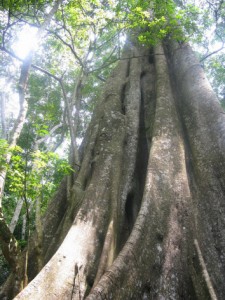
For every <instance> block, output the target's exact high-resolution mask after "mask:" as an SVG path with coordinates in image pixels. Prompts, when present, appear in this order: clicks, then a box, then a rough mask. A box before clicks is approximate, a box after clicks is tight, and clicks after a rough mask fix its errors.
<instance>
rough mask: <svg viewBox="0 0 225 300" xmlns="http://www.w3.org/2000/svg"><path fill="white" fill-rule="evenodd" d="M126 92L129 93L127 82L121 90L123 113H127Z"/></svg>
mask: <svg viewBox="0 0 225 300" xmlns="http://www.w3.org/2000/svg"><path fill="white" fill-rule="evenodd" d="M126 93H127V83H125V84H124V85H123V87H122V90H121V113H122V114H123V115H126Z"/></svg>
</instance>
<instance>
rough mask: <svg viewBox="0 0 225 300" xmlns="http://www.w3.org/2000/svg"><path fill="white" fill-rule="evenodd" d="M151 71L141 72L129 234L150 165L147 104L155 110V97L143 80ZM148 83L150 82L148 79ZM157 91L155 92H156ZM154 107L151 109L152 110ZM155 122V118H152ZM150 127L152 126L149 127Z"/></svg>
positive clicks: (128, 206) (127, 219) (127, 212)
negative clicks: (150, 93) (145, 91)
mask: <svg viewBox="0 0 225 300" xmlns="http://www.w3.org/2000/svg"><path fill="white" fill-rule="evenodd" d="M149 71H151V73H152V71H153V72H154V70H153V69H152V66H151V65H148V70H147V72H146V71H143V72H142V74H141V106H140V117H139V120H140V121H139V135H138V149H137V157H136V166H135V172H134V175H133V184H132V185H133V188H132V189H131V191H130V192H129V193H128V195H127V199H126V203H125V224H124V227H125V232H127V233H128V236H129V234H130V233H131V231H132V228H133V226H134V223H135V221H136V218H137V216H138V213H139V209H140V206H141V201H142V198H143V193H144V186H145V179H146V172H147V166H148V157H149V147H148V143H149V142H148V137H147V130H146V120H147V118H148V116H146V114H145V110H146V106H150V105H151V102H152V103H154V104H153V106H152V107H153V110H155V97H154V98H149V97H148V94H146V93H144V90H143V81H144V80H146V79H147V80H148V75H149V74H150V73H149ZM146 84H149V82H147V81H146ZM153 89H154V88H153ZM154 93H155V92H153V94H154ZM152 107H151V109H150V110H152ZM151 114H152V115H153V116H154V114H155V111H152V112H151ZM151 122H152V123H154V120H151ZM149 129H150V128H149ZM152 129H153V127H151V130H150V131H151V133H150V136H151V134H152Z"/></svg>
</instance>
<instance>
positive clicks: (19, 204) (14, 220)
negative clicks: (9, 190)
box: [9, 199, 23, 233]
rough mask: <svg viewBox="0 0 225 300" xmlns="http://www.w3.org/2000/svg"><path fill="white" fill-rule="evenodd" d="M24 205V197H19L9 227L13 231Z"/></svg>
mask: <svg viewBox="0 0 225 300" xmlns="http://www.w3.org/2000/svg"><path fill="white" fill-rule="evenodd" d="M22 206H23V199H19V200H18V202H17V205H16V208H15V211H14V214H13V217H12V220H11V222H10V225H9V229H10V231H11V232H12V233H13V232H14V230H15V228H16V225H17V223H18V220H19V216H20V212H21V209H22Z"/></svg>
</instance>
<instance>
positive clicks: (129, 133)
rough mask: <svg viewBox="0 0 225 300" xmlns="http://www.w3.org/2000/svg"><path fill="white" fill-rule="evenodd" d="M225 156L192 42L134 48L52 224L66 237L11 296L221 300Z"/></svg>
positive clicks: (221, 126) (224, 293)
mask: <svg viewBox="0 0 225 300" xmlns="http://www.w3.org/2000/svg"><path fill="white" fill-rule="evenodd" d="M224 155H225V116H224V114H223V113H222V110H221V108H220V105H219V103H218V102H217V100H216V97H215V95H214V93H213V92H212V89H211V87H210V85H209V83H208V81H207V79H206V78H205V76H204V73H203V70H202V69H201V66H200V65H199V63H198V61H197V60H196V58H195V56H194V54H193V52H192V50H191V49H190V47H189V46H188V45H185V44H184V45H182V46H178V45H176V44H172V43H169V45H165V46H164V49H163V47H161V46H157V47H156V48H155V49H154V52H153V50H152V49H150V50H149V49H146V48H145V47H141V46H137V47H136V46H132V45H130V47H129V49H127V50H126V51H125V52H124V56H123V58H122V59H121V61H120V62H119V64H118V66H117V67H116V69H115V70H114V72H113V73H112V75H111V77H110V78H109V79H108V81H107V83H106V87H105V91H104V93H103V97H102V101H101V102H100V103H99V104H98V106H97V108H96V110H95V113H94V115H93V120H92V122H91V125H90V127H89V130H88V132H87V135H86V138H85V140H84V143H83V146H82V155H81V156H82V157H81V161H82V162H81V169H80V171H79V174H78V176H77V178H76V181H75V183H74V186H73V189H72V191H71V197H70V202H68V203H67V208H65V209H64V212H65V213H64V215H62V216H61V217H62V221H61V223H60V222H59V220H58V221H56V220H55V221H54V224H58V225H57V226H58V227H54V226H53V227H54V228H58V229H57V235H56V237H57V239H58V240H59V241H60V242H61V241H62V239H63V237H64V236H65V234H66V232H67V230H68V229H69V231H68V234H67V235H66V237H65V239H64V240H63V241H62V244H61V246H60V247H59V248H58V250H57V251H56V253H55V254H54V255H53V257H52V258H51V259H50V260H49V262H48V263H47V264H46V265H45V267H44V268H43V269H42V271H41V272H40V273H39V274H38V275H37V276H36V278H35V279H34V280H33V281H32V282H31V283H30V284H29V285H28V286H27V287H26V288H25V289H24V290H23V291H22V292H21V293H20V294H19V295H18V296H17V297H16V298H15V299H23V300H24V299H32V300H34V299H49V300H50V299H51V300H53V299H84V298H87V299H89V300H91V299H224V297H225V285H224V282H225V253H224V249H225V232H224V231H225V207H224V206H225V199H224V193H225V160H224ZM62 199H63V201H65V197H62ZM58 201H60V198H58ZM58 207H60V206H59V204H58ZM58 215H59V214H58ZM54 216H57V213H55V214H54V215H53V217H54ZM53 217H52V218H53ZM57 222H58V223H57ZM48 230H49V228H48ZM55 230H56V229H55ZM53 235H54V231H53V230H52V231H51V232H50V233H48V234H47V240H46V242H47V241H50V240H51V238H53ZM44 236H45V235H44ZM59 241H58V242H57V241H56V240H55V243H52V244H51V246H49V244H48V245H47V246H46V249H45V250H44V251H45V253H48V254H46V258H45V259H46V261H47V260H48V259H49V258H50V257H51V254H53V252H54V250H56V245H57V246H58V245H59V243H60V242H59ZM48 246H49V247H48Z"/></svg>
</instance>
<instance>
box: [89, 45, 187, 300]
mask: <svg viewBox="0 0 225 300" xmlns="http://www.w3.org/2000/svg"><path fill="white" fill-rule="evenodd" d="M156 52H157V53H158V52H161V55H157V56H156V58H155V59H156V69H157V86H156V91H157V102H156V113H155V121H154V131H153V139H152V146H151V149H150V155H149V161H148V169H147V178H146V182H145V191H144V196H143V200H142V205H141V208H140V211H139V214H138V217H137V219H136V222H135V224H134V227H133V230H132V232H131V235H130V237H129V239H128V241H127V242H126V243H125V245H124V247H123V249H122V250H121V252H120V253H119V255H118V257H117V258H116V260H115V261H114V263H113V264H112V266H111V268H109V270H108V271H107V272H106V273H105V274H104V275H103V276H102V278H101V279H100V281H99V284H98V285H97V286H96V288H95V289H94V290H93V292H92V293H91V294H90V295H89V296H88V297H87V299H88V300H91V299H104V298H108V299H141V298H142V297H144V298H143V299H151V297H153V298H154V299H160V297H161V299H182V298H183V297H184V296H187V295H188V291H187V286H185V283H186V282H187V278H185V275H184V274H185V272H184V269H185V268H186V267H187V261H186V259H185V258H186V257H187V253H186V251H185V249H186V247H185V246H186V225H187V223H188V218H187V216H186V214H185V213H186V208H187V206H188V202H189V198H190V193H189V187H188V180H187V175H186V167H185V155H184V144H183V139H182V135H181V132H180V128H179V121H178V118H177V114H176V109H175V103H174V100H173V96H172V91H171V87H170V81H169V75H168V70H167V65H166V59H165V57H164V56H163V55H162V54H163V50H162V48H161V47H158V48H157V50H156ZM140 245H141V247H140ZM183 282H184V284H183ZM146 297H147V298H146ZM163 297H164V298H163Z"/></svg>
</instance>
